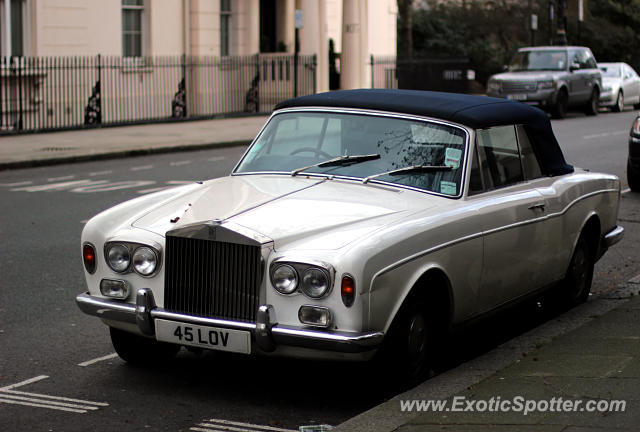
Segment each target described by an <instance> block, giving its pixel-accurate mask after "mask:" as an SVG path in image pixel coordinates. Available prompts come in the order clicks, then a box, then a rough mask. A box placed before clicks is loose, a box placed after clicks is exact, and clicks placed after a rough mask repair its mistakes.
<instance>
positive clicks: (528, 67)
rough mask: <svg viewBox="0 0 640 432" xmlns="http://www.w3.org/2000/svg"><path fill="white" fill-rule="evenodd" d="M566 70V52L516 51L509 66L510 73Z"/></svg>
mask: <svg viewBox="0 0 640 432" xmlns="http://www.w3.org/2000/svg"><path fill="white" fill-rule="evenodd" d="M566 69H567V52H566V51H562V50H545V51H542V50H536V51H518V52H517V53H516V55H515V56H514V57H513V60H511V64H510V65H509V70H510V71H512V72H519V71H539V70H566Z"/></svg>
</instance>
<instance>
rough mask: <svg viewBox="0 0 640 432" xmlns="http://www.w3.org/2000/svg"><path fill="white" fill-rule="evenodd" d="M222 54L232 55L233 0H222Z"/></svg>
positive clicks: (223, 55) (224, 55)
mask: <svg viewBox="0 0 640 432" xmlns="http://www.w3.org/2000/svg"><path fill="white" fill-rule="evenodd" d="M220 55H221V56H222V57H226V56H228V55H231V0H220Z"/></svg>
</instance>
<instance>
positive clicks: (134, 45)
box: [122, 0, 144, 57]
mask: <svg viewBox="0 0 640 432" xmlns="http://www.w3.org/2000/svg"><path fill="white" fill-rule="evenodd" d="M143 26H144V0H122V55H123V56H124V57H142V43H143Z"/></svg>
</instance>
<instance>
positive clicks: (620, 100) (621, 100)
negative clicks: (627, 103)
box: [611, 90, 624, 112]
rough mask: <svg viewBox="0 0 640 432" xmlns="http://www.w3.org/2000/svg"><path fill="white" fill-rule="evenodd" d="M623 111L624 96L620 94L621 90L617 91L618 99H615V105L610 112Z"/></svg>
mask: <svg viewBox="0 0 640 432" xmlns="http://www.w3.org/2000/svg"><path fill="white" fill-rule="evenodd" d="M623 110H624V94H622V90H620V91H618V97H617V98H616V103H615V105H613V107H611V111H613V112H622V111H623Z"/></svg>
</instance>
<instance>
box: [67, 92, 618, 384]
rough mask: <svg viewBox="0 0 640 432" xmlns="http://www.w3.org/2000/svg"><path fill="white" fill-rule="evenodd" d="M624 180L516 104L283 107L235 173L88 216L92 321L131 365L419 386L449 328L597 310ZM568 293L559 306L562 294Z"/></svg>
mask: <svg viewBox="0 0 640 432" xmlns="http://www.w3.org/2000/svg"><path fill="white" fill-rule="evenodd" d="M619 199H620V181H619V180H618V178H617V177H615V176H613V175H609V174H600V173H594V172H587V171H584V170H581V169H578V168H574V167H572V166H571V165H569V164H567V163H566V161H565V159H564V157H563V155H562V152H561V150H560V147H559V145H558V142H557V141H556V139H555V137H554V134H553V131H552V129H551V124H550V122H549V119H548V117H547V115H546V114H545V113H543V112H542V111H540V110H538V109H537V108H533V107H530V106H527V105H525V104H521V103H518V102H512V101H508V100H504V99H494V98H488V97H481V96H469V95H459V94H447V93H433V92H419V91H407V90H348V91H338V92H330V93H322V94H317V95H311V96H304V97H300V98H295V99H291V100H288V101H285V102H282V103H280V104H279V105H278V106H277V107H276V110H275V111H274V112H273V114H272V115H271V117H270V118H269V120H268V121H267V123H266V124H265V126H264V128H263V129H262V131H261V132H260V133H259V135H258V136H257V137H256V139H255V140H254V141H253V143H252V144H251V146H249V148H248V149H247V151H246V153H245V154H244V156H243V157H242V158H241V159H240V161H239V162H238V164H237V165H236V167H235V168H234V169H233V171H232V172H231V173H230V175H229V176H227V177H223V178H218V179H213V180H208V181H204V182H195V183H193V184H190V185H185V186H181V187H176V188H173V189H169V190H164V191H161V192H157V193H154V194H150V195H146V196H143V197H140V198H137V199H134V200H132V201H128V202H125V203H123V204H120V205H117V206H115V207H113V208H111V209H108V210H106V211H104V212H102V213H100V214H98V215H97V216H95V217H94V218H92V219H91V220H90V221H89V222H87V224H86V226H85V227H84V230H83V233H82V240H81V241H82V244H81V248H82V257H83V262H84V269H85V275H86V282H87V287H88V291H87V292H85V293H82V294H80V295H78V296H77V298H76V302H77V304H78V306H79V307H80V309H81V310H82V311H83V312H85V313H87V314H90V315H93V316H96V317H98V318H100V319H101V320H102V321H103V322H104V323H105V324H106V325H107V326H108V327H109V329H110V332H111V339H112V342H113V346H114V348H115V350H116V352H117V353H118V354H119V355H120V357H122V358H123V359H124V360H126V361H128V362H132V363H137V364H143V365H144V364H150V363H153V362H156V361H158V360H160V359H163V358H167V357H168V356H171V355H174V354H175V353H176V352H177V351H178V350H179V349H180V347H182V346H186V347H190V348H191V347H196V348H204V349H212V350H221V351H229V352H234V353H242V354H264V355H280V356H290V357H293V356H295V357H305V358H328V359H344V360H368V359H371V358H373V357H374V356H376V354H380V356H381V357H382V358H386V359H388V360H389V361H391V362H393V364H394V367H395V368H396V369H397V370H399V371H401V372H402V373H403V374H405V375H406V376H408V377H410V376H417V375H419V374H420V373H421V372H422V371H424V370H425V367H426V365H428V364H429V362H430V361H431V360H432V359H433V357H434V356H437V354H438V352H437V351H438V345H437V341H438V340H441V339H442V336H443V335H445V334H447V331H449V330H450V329H453V328H455V327H456V326H460V325H462V324H465V323H468V322H469V321H470V320H472V319H476V318H479V317H482V316H485V315H486V314H489V313H491V312H494V311H496V310H499V309H502V308H505V307H507V306H510V305H512V304H514V303H516V302H519V301H522V300H524V299H527V298H530V297H531V296H534V295H536V294H538V293H540V292H541V291H543V290H555V291H556V292H557V294H558V296H557V298H558V299H560V300H561V301H563V302H566V303H567V304H576V303H579V302H582V301H584V300H586V299H587V296H588V294H589V290H590V287H591V281H592V276H593V266H594V263H595V262H596V261H597V260H598V259H599V258H600V257H601V256H602V255H603V254H604V253H605V252H606V250H607V248H609V247H610V246H612V245H613V244H615V243H616V242H618V241H619V240H620V239H621V238H622V235H623V232H624V230H623V228H622V227H620V226H618V225H617V224H616V219H617V214H618V204H619ZM554 298H555V297H554Z"/></svg>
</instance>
